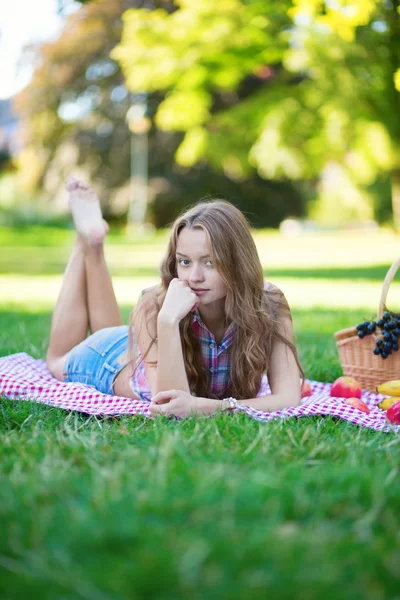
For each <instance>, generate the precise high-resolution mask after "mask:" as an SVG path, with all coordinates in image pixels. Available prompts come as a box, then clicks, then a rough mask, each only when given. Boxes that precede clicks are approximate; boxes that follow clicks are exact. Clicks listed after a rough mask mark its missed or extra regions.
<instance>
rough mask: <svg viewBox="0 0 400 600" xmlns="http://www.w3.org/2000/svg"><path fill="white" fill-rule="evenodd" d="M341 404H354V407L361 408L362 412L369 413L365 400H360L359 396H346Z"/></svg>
mask: <svg viewBox="0 0 400 600" xmlns="http://www.w3.org/2000/svg"><path fill="white" fill-rule="evenodd" d="M343 404H348V405H349V406H354V408H358V410H362V412H366V413H369V408H368V406H367V405H366V404H365V402H363V401H362V400H360V398H347V400H345V401H344V402H343Z"/></svg>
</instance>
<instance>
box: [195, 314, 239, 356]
mask: <svg viewBox="0 0 400 600" xmlns="http://www.w3.org/2000/svg"><path fill="white" fill-rule="evenodd" d="M193 323H197V324H198V325H199V326H200V327H202V328H203V329H205V330H206V331H207V332H208V333H209V335H210V336H212V333H211V331H210V330H209V329H208V327H207V326H206V325H205V324H204V323H203V321H202V320H201V316H200V313H199V309H198V308H196V310H194V311H193V313H192V324H193ZM235 331H236V323H234V322H233V321H232V323H231V324H230V325H229V327H228V329H227V330H226V331H225V335H224V338H223V340H222V342H221V343H220V347H222V348H228V346H230V345H231V344H232V342H233V338H234V337H235Z"/></svg>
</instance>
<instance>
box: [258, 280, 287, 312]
mask: <svg viewBox="0 0 400 600" xmlns="http://www.w3.org/2000/svg"><path fill="white" fill-rule="evenodd" d="M264 292H265V295H266V296H267V297H268V298H270V299H271V301H272V302H273V305H274V311H273V312H274V317H275V318H277V316H278V315H279V314H281V315H284V314H287V315H290V308H289V304H288V301H287V300H286V297H285V294H284V293H283V292H282V290H281V289H280V288H278V287H277V286H276V285H274V284H273V283H271V282H270V281H265V282H264Z"/></svg>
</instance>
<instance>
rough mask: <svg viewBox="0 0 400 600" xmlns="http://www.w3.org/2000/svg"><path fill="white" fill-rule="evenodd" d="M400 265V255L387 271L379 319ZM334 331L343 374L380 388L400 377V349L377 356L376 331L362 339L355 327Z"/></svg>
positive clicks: (364, 387)
mask: <svg viewBox="0 0 400 600" xmlns="http://www.w3.org/2000/svg"><path fill="white" fill-rule="evenodd" d="M399 267H400V258H399V259H397V260H396V261H395V262H394V263H393V264H392V266H391V267H390V269H389V271H388V272H387V274H386V277H385V281H384V282H383V286H382V293H381V300H380V303H379V310H378V317H377V318H378V320H379V319H381V318H382V315H383V313H384V311H385V305H386V297H387V294H388V291H389V287H390V284H391V283H392V280H393V278H394V276H395V274H396V271H397V270H398V268H399ZM334 335H335V338H336V346H337V349H338V352H339V359H340V362H341V365H342V369H343V375H346V376H349V377H354V379H357V381H358V382H359V383H360V385H361V386H362V388H363V389H364V390H369V391H371V392H372V391H376V386H377V385H379V384H381V383H384V382H385V381H390V380H392V379H400V350H399V351H398V352H393V354H390V355H389V356H388V357H387V358H386V359H385V360H384V359H383V358H382V357H381V356H380V355H378V356H376V355H375V354H374V353H373V350H374V348H375V346H376V340H377V336H376V335H374V334H371V335H367V336H366V337H365V338H362V339H360V338H359V337H358V335H357V329H356V328H355V327H351V328H349V329H342V330H341V331H337V332H336V333H335V334H334Z"/></svg>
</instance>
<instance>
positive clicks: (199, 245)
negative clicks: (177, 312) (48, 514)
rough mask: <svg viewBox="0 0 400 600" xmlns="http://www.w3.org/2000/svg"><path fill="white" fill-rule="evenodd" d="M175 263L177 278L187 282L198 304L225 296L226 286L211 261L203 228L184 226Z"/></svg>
mask: <svg viewBox="0 0 400 600" xmlns="http://www.w3.org/2000/svg"><path fill="white" fill-rule="evenodd" d="M176 265H177V273H178V278H179V279H180V280H181V281H187V282H188V284H189V286H190V287H191V289H192V290H193V291H194V292H195V294H196V295H197V296H198V298H199V299H200V305H199V306H205V305H208V304H211V303H212V302H217V301H218V300H222V299H224V298H225V297H226V294H227V292H228V288H227V287H226V285H225V283H224V281H223V280H222V277H221V276H220V274H219V273H218V271H217V269H216V268H215V267H214V265H213V263H212V260H211V256H210V248H209V246H208V242H207V237H206V234H205V232H204V231H203V229H198V228H196V229H189V228H188V227H184V228H183V229H182V230H181V232H180V233H179V236H178V240H177V245H176Z"/></svg>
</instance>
